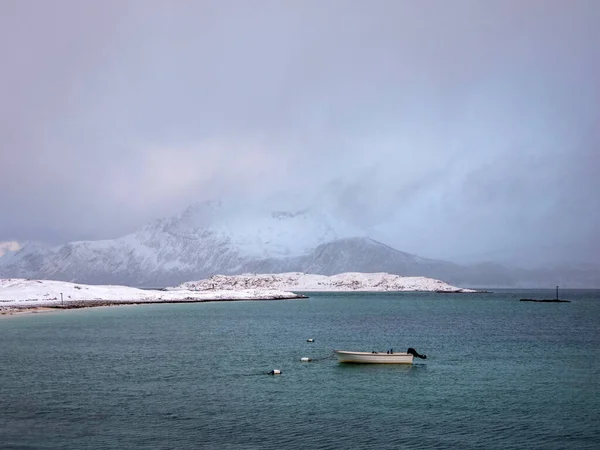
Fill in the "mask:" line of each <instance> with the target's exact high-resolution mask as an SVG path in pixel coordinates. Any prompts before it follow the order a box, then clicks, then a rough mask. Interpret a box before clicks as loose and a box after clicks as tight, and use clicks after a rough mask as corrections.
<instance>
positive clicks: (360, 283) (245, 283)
mask: <svg viewBox="0 0 600 450" xmlns="http://www.w3.org/2000/svg"><path fill="white" fill-rule="evenodd" d="M254 288H271V289H282V290H286V291H294V292H309V291H319V292H329V291H423V292H432V291H442V292H477V291H474V290H472V289H461V288H459V287H456V286H451V285H449V284H448V283H445V282H443V281H440V280H435V279H433V278H426V277H402V276H400V275H393V274H389V273H360V272H347V273H340V274H338V275H333V276H325V275H314V274H307V273H300V272H290V273H280V274H262V275H261V274H258V275H257V274H244V275H232V276H225V275H215V276H213V277H211V278H208V279H206V280H200V281H188V282H186V283H183V284H181V285H179V286H177V287H176V288H170V289H173V290H179V289H182V290H192V291H206V290H211V289H219V290H220V289H231V290H238V289H254Z"/></svg>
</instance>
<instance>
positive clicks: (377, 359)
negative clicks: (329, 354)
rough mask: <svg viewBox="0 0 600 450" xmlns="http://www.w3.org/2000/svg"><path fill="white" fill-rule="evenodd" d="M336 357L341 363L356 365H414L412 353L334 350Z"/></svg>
mask: <svg viewBox="0 0 600 450" xmlns="http://www.w3.org/2000/svg"><path fill="white" fill-rule="evenodd" d="M333 352H334V353H335V356H337V359H338V361H339V362H341V363H354V364H412V362H413V355H411V354H410V353H369V352H349V351H345V350H334V351H333Z"/></svg>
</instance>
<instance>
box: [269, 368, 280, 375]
mask: <svg viewBox="0 0 600 450" xmlns="http://www.w3.org/2000/svg"><path fill="white" fill-rule="evenodd" d="M269 375H281V370H279V369H273V370H271V371H270V372H269Z"/></svg>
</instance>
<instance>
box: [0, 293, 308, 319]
mask: <svg viewBox="0 0 600 450" xmlns="http://www.w3.org/2000/svg"><path fill="white" fill-rule="evenodd" d="M307 298H308V296H306V295H302V294H294V295H293V296H285V297H277V298H209V299H181V300H150V301H149V300H84V301H76V302H69V303H66V304H64V305H25V306H7V307H3V306H1V304H0V318H2V317H11V316H21V315H26V314H36V313H48V312H57V311H68V310H73V309H83V308H103V307H113V306H133V305H156V304H166V303H213V302H262V301H276V300H302V299H307Z"/></svg>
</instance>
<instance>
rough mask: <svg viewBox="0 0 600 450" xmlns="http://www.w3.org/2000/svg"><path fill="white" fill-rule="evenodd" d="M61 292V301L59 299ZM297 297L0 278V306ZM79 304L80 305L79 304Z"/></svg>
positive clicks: (254, 291)
mask: <svg viewBox="0 0 600 450" xmlns="http://www.w3.org/2000/svg"><path fill="white" fill-rule="evenodd" d="M61 293H62V300H61ZM299 297H301V296H299V295H297V294H293V293H291V292H284V291H281V290H277V289H266V288H253V289H239V290H235V291H233V290H231V289H227V290H211V291H197V290H195V291H187V290H184V289H178V290H168V291H160V290H145V289H136V288H132V287H126V286H95V285H87V284H75V283H67V282H64V281H51V280H25V279H22V278H9V279H0V309H2V308H37V307H44V306H60V305H61V304H64V305H65V306H69V305H76V304H77V305H78V306H84V304H85V302H89V303H90V304H96V305H97V304H98V302H102V301H104V302H107V303H163V302H177V301H199V302H202V301H214V300H273V299H286V298H299ZM82 303H83V305H82Z"/></svg>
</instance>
